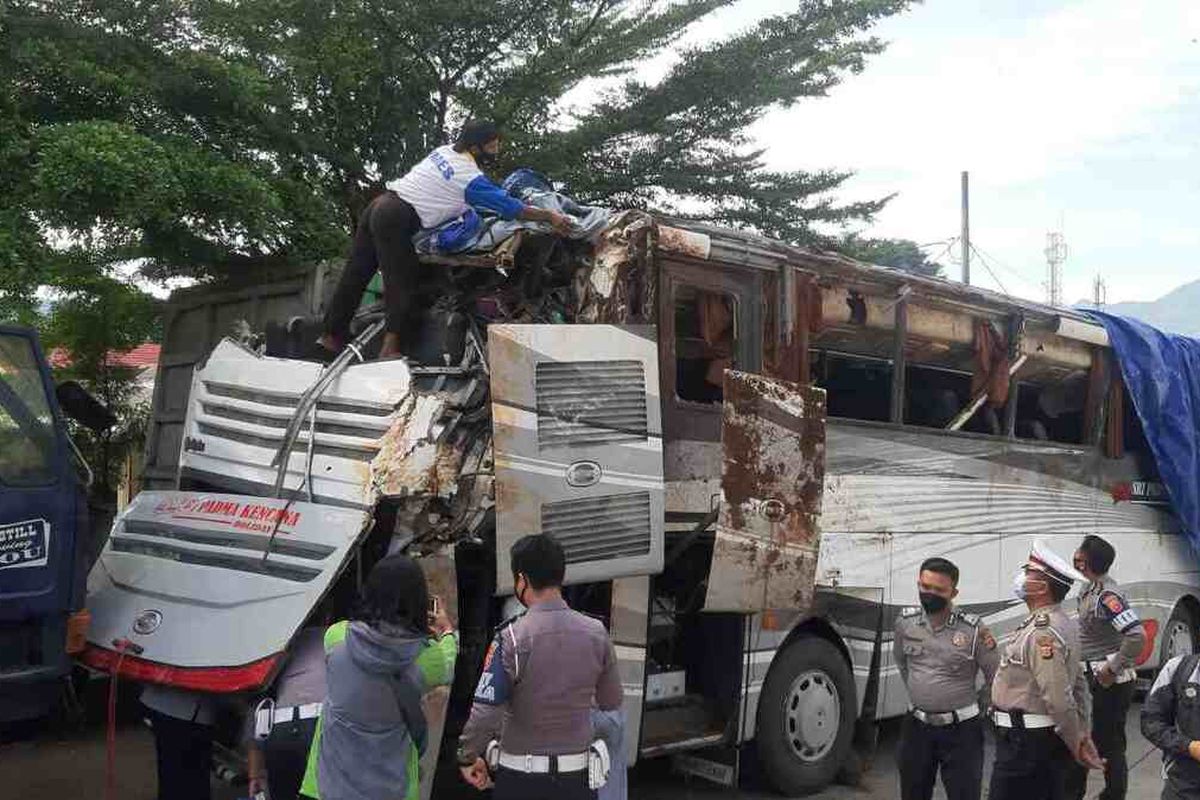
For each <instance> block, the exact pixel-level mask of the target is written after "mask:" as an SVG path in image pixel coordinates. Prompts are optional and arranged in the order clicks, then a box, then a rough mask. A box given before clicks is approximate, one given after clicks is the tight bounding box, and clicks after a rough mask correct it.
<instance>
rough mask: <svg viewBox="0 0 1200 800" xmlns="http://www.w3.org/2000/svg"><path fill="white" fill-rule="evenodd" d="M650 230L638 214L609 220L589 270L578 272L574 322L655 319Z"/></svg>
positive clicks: (652, 229)
mask: <svg viewBox="0 0 1200 800" xmlns="http://www.w3.org/2000/svg"><path fill="white" fill-rule="evenodd" d="M655 231H656V226H655V224H654V220H653V218H651V217H650V215H649V214H646V213H644V212H641V211H625V212H622V213H620V214H618V215H617V216H616V217H615V218H613V220H612V222H611V223H610V224H609V226H608V227H607V228H606V229H605V230H604V232H603V233H601V234H600V237H599V239H598V240H597V242H596V248H595V254H594V256H593V258H592V263H591V265H590V268H588V267H587V266H583V267H581V268H580V270H579V279H578V280H577V282H576V283H577V285H576V295H577V298H578V302H579V307H578V308H577V309H576V321H578V322H609V323H628V322H644V321H648V320H650V319H652V318H653V317H654V314H655V298H656V297H657V285H658V276H657V272H656V271H655V269H654V266H653V261H652V258H651V256H652V254H653V251H654V241H655V236H656V233H655Z"/></svg>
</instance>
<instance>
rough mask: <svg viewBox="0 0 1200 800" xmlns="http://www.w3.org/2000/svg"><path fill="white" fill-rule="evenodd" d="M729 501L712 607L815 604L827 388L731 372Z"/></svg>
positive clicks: (725, 467) (708, 602)
mask: <svg viewBox="0 0 1200 800" xmlns="http://www.w3.org/2000/svg"><path fill="white" fill-rule="evenodd" d="M721 448H722V451H723V452H722V458H723V461H722V471H721V495H722V496H721V505H720V510H719V516H718V518H717V535H716V542H715V544H714V546H713V556H712V568H711V571H710V574H709V580H708V594H707V597H706V599H705V610H708V611H737V612H754V611H764V610H768V609H792V610H797V609H798V610H801V611H803V610H805V609H807V608H809V606H810V605H811V604H812V597H813V584H814V577H815V573H816V566H817V554H818V547H819V544H820V532H819V530H818V525H817V522H818V518H819V516H820V513H821V496H822V492H823V488H824V480H825V392H824V390H822V389H817V388H813V387H810V386H801V385H799V384H793V383H787V382H784V381H778V380H772V379H770V378H766V377H763V376H761V375H751V374H748V373H744V372H736V371H734V370H727V371H726V372H725V403H724V410H723V413H722V420H721Z"/></svg>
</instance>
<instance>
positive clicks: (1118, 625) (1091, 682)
mask: <svg viewBox="0 0 1200 800" xmlns="http://www.w3.org/2000/svg"><path fill="white" fill-rule="evenodd" d="M1116 557H1117V551H1116V550H1114V549H1113V546H1112V545H1111V544H1109V543H1108V542H1106V541H1104V540H1103V539H1101V538H1100V537H1099V536H1088V537H1086V538H1085V539H1084V540H1083V543H1082V544H1081V545H1080V546H1079V549H1078V550H1076V551H1075V569H1077V570H1079V572H1081V573H1082V574H1083V576H1084V577H1085V578H1087V580H1088V584H1087V586H1086V587H1084V590H1083V593H1082V594H1080V595H1079V645H1080V647H1081V648H1082V658H1083V664H1082V666H1083V671H1084V674H1085V675H1087V679H1088V688H1089V689H1090V690H1091V693H1092V740H1093V741H1095V742H1096V749H1097V750H1099V751H1100V755H1101V757H1102V758H1104V759H1105V761H1106V762H1107V764H1106V766H1105V768H1104V791H1103V792H1101V793H1100V800H1125V791H1126V788H1127V786H1128V784H1129V768H1128V765H1127V764H1126V761H1125V715H1126V713H1127V712H1128V711H1129V704H1130V703H1131V702H1132V701H1133V689H1134V686H1135V679H1136V678H1137V674H1136V673H1135V672H1134V670H1133V667H1134V664H1136V663H1137V657H1138V655H1140V654H1141V652H1142V647H1143V646H1144V645H1145V644H1146V634H1145V632H1144V631H1143V630H1142V621H1141V620H1140V619H1138V615H1137V612H1136V611H1134V610H1133V608H1132V607H1131V606H1130V605H1129V602H1128V601H1126V599H1125V596H1124V595H1123V594H1121V589H1120V587H1119V586H1118V585H1117V582H1116V581H1114V580H1113V579H1112V577H1111V576H1110V575H1109V574H1108V570H1109V568H1110V567H1111V566H1112V563H1113V561H1114V560H1115V559H1116ZM1068 785H1069V789H1070V790H1069V792H1068V796H1069V797H1072V798H1074V800H1082V798H1083V794H1084V791H1085V790H1086V789H1087V769H1086V768H1085V767H1083V766H1080V765H1078V764H1077V765H1075V766H1074V767H1073V768H1072V770H1071V772H1070V774H1069V776H1068Z"/></svg>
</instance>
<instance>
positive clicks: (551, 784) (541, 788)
mask: <svg viewBox="0 0 1200 800" xmlns="http://www.w3.org/2000/svg"><path fill="white" fill-rule="evenodd" d="M595 799H596V792H595V791H594V790H592V789H589V788H588V781H587V770H585V769H583V770H579V771H578V772H565V773H563V774H561V775H554V774H544V773H543V774H540V775H535V774H532V773H525V772H517V771H516V770H511V769H505V768H504V767H500V769H498V770H496V788H495V790H494V791H493V792H492V800H595Z"/></svg>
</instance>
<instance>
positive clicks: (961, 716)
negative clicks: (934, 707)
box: [910, 703, 979, 728]
mask: <svg viewBox="0 0 1200 800" xmlns="http://www.w3.org/2000/svg"><path fill="white" fill-rule="evenodd" d="M910 711H911V713H912V715H913V718H914V719H917V720H919V721H921V722H924V723H925V724H926V725H932V726H934V727H935V728H941V727H944V726H946V725H953V724H955V723H956V722H966V721H967V720H969V719H974V718H975V717H978V716H979V704H978V703H971V705H969V706H963V707H962V708H956V709H954V710H953V711H922V710H921V709H919V708H913V709H910Z"/></svg>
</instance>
